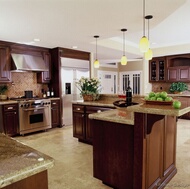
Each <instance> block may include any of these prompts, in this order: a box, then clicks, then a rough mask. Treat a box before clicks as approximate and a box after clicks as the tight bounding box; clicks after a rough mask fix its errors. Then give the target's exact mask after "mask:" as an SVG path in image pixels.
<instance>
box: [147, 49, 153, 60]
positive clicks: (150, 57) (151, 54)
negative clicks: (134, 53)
mask: <svg viewBox="0 0 190 189" xmlns="http://www.w3.org/2000/svg"><path fill="white" fill-rule="evenodd" d="M152 56H153V53H152V50H151V49H148V51H147V52H146V53H145V59H146V60H152Z"/></svg>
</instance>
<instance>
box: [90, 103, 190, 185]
mask: <svg viewBox="0 0 190 189" xmlns="http://www.w3.org/2000/svg"><path fill="white" fill-rule="evenodd" d="M189 111H190V107H186V108H181V109H174V108H173V107H172V106H171V105H148V104H139V105H134V106H129V107H127V108H119V109H116V110H110V111H106V112H101V113H95V114H90V115H89V118H90V119H92V122H91V124H92V130H93V174H94V177H96V178H98V179H100V180H102V182H103V183H104V184H107V185H109V186H111V187H113V188H117V189H126V188H127V189H150V188H164V187H165V186H166V185H167V183H169V181H170V180H171V179H172V178H173V177H174V175H175V174H176V173H177V168H176V133H177V119H178V117H179V116H181V115H183V114H185V113H187V112H189Z"/></svg>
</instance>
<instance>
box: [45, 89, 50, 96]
mask: <svg viewBox="0 0 190 189" xmlns="http://www.w3.org/2000/svg"><path fill="white" fill-rule="evenodd" d="M46 95H47V98H49V97H50V90H49V88H48V90H47V93H46Z"/></svg>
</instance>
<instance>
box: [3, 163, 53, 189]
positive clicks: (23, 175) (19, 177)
mask: <svg viewBox="0 0 190 189" xmlns="http://www.w3.org/2000/svg"><path fill="white" fill-rule="evenodd" d="M45 162H46V163H44V164H43V165H39V166H31V169H30V170H28V167H27V169H26V170H22V172H21V173H15V174H14V175H12V176H9V177H7V178H6V179H1V180H0V188H3V187H5V186H8V185H10V184H13V183H15V182H17V181H20V180H23V179H25V178H28V177H30V176H33V175H35V174H37V173H40V172H43V171H45V170H47V169H49V168H52V167H53V166H54V160H46V161H45Z"/></svg>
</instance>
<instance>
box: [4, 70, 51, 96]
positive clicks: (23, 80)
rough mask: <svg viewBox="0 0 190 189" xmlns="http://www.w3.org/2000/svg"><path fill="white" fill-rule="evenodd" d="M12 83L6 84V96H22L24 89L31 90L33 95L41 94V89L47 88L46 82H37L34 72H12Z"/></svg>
mask: <svg viewBox="0 0 190 189" xmlns="http://www.w3.org/2000/svg"><path fill="white" fill-rule="evenodd" d="M11 74H12V83H10V84H8V91H7V92H6V94H7V96H8V97H10V98H11V97H21V96H24V91H27V90H31V91H33V95H34V96H41V91H42V89H44V90H47V87H48V86H47V84H39V83H37V73H35V72H12V73H11Z"/></svg>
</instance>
